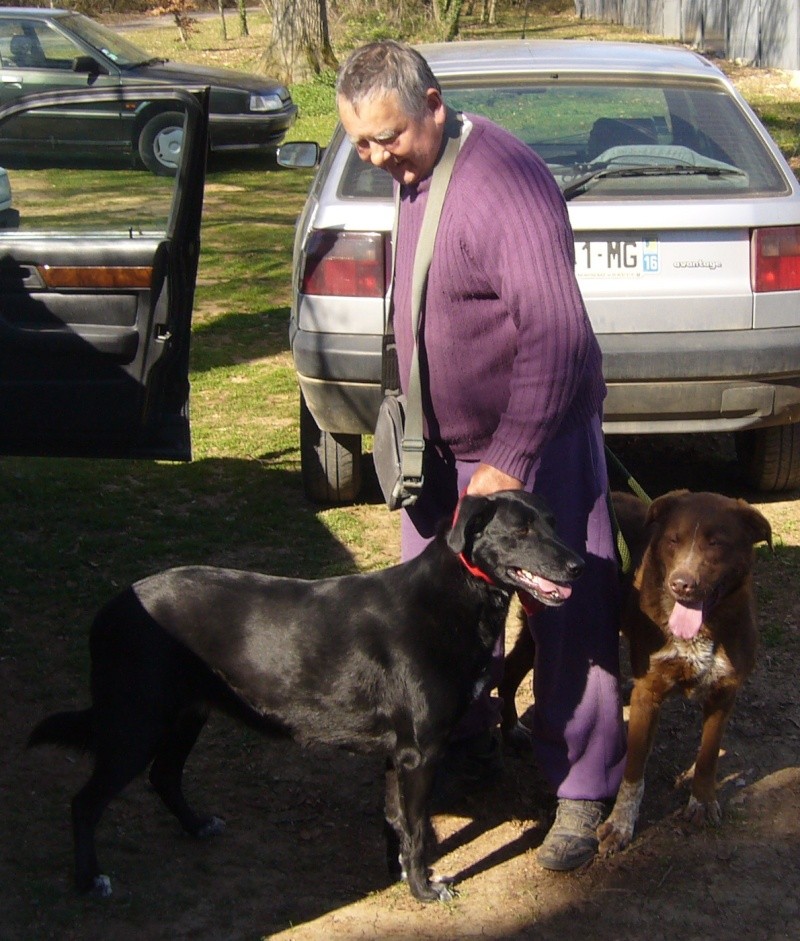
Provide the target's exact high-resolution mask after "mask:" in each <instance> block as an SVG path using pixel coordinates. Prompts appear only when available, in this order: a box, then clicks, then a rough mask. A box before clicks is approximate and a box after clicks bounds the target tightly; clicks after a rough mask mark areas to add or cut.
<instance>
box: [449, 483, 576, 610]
mask: <svg viewBox="0 0 800 941" xmlns="http://www.w3.org/2000/svg"><path fill="white" fill-rule="evenodd" d="M554 523H555V521H554V519H553V515H552V514H551V512H550V510H549V509H548V507H547V505H546V504H545V502H544V500H542V499H541V497H537V496H534V495H533V494H530V493H527V492H526V491H524V490H501V491H499V492H498V493H493V494H491V495H489V496H485V497H472V496H465V497H463V499H462V500H461V503H460V504H459V508H458V511H457V514H456V518H455V520H454V521H453V525H452V527H451V528H450V531H449V532H448V534H447V544H448V546H449V547H450V548H451V549H452V550H453V552H455V553H457V554H458V555H460V556H461V557H462V558H463V559H464V560H465V561H466V562H467V563H469V565H470V566H471V567H473V568H475V569H478V570H479V571H480V572H481V573H482V574H483V575H485V576H487V577H488V578H489V579H490V580H491V581H492V582H493V583H494V584H496V585H499V586H500V587H502V588H505V589H507V590H510V591H516V590H522V591H525V592H528V594H530V595H532V596H533V597H534V598H535V599H536V600H537V601H539V602H541V603H542V604H545V605H549V606H555V605H560V604H562V603H563V602H564V601H566V600H567V598H569V596H570V594H571V589H570V587H569V584H568V583H569V582H572V581H574V580H575V579H576V578H577V577H578V576H579V575H580V574H581V572H582V571H583V559H581V558H580V556H578V555H576V554H575V553H574V552H573V551H572V550H571V549H570V548H569V547H568V546H565V545H564V543H563V542H562V541H561V540H560V539H559V538H558V536H557V535H556V533H555V528H554Z"/></svg>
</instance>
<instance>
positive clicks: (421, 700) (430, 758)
mask: <svg viewBox="0 0 800 941" xmlns="http://www.w3.org/2000/svg"><path fill="white" fill-rule="evenodd" d="M582 568H583V562H582V560H581V559H580V558H579V557H578V556H576V555H575V554H574V553H573V552H571V551H570V550H569V549H568V548H567V547H566V546H564V545H563V543H561V542H560V541H559V539H558V538H557V536H556V535H555V532H554V530H553V520H552V517H551V516H550V515H549V513H548V511H547V510H546V509H545V508H544V506H543V504H542V503H541V501H540V500H538V499H537V498H535V497H532V496H531V495H529V494H526V493H522V492H517V491H504V492H502V493H498V494H494V495H492V496H490V497H465V498H464V499H463V500H462V502H461V505H460V508H459V512H458V514H457V519H456V521H455V522H454V523H453V525H452V526H451V527H448V528H445V529H444V530H443V531H442V532H441V533H440V534H439V536H438V537H437V538H436V539H435V540H434V541H433V543H431V545H430V546H428V548H427V549H426V550H425V551H424V552H423V553H422V554H421V555H420V556H419V557H417V558H416V559H414V560H413V561H411V562H407V563H405V564H402V565H397V566H394V567H392V568H389V569H385V570H383V571H381V572H374V573H369V574H364V575H350V576H342V577H339V578H328V579H322V580H320V581H302V580H299V579H292V578H277V577H272V576H269V575H260V574H257V573H253V572H242V571H234V570H230V569H220V568H211V567H203V566H196V567H186V568H176V569H170V570H168V571H166V572H162V573H160V574H157V575H153V576H151V577H150V578H145V579H143V580H142V581H139V582H137V583H136V584H134V585H132V586H131V587H130V588H128V589H126V590H125V591H123V592H122V593H121V594H119V595H118V596H117V597H116V598H114V599H113V600H112V601H111V602H110V603H109V604H107V605H106V606H105V607H104V608H103V609H102V610H101V611H100V613H99V614H98V615H97V617H96V618H95V621H94V623H93V625H92V629H91V638H90V648H91V657H92V667H91V694H92V706H91V707H90V708H89V709H85V710H83V711H81V712H64V713H58V714H56V715H53V716H50V717H49V718H47V719H45V720H44V721H43V722H41V723H40V724H39V725H38V726H37V727H36V728H35V729H34V731H33V732H32V734H31V736H30V739H29V742H28V744H29V745H39V744H41V743H43V742H51V743H54V744H60V745H69V746H73V747H78V748H84V749H87V750H90V751H92V752H94V754H95V765H94V771H93V773H92V775H91V777H90V779H89V781H88V782H87V784H86V785H85V786H84V787H83V788H82V789H81V790H80V791H79V792H78V793H77V794H76V796H75V797H74V799H73V801H72V824H73V834H74V840H75V877H76V882H77V887H78V889H79V890H81V891H90V890H93V891H94V892H95V893H96V894H98V895H101V896H106V895H109V894H110V893H111V884H110V881H109V879H108V877H107V876H103V875H100V870H99V867H98V863H97V856H96V853H95V840H94V832H95V828H96V826H97V824H98V822H99V820H100V817H101V815H102V813H103V811H104V809H105V808H106V806H107V805H108V803H109V802H110V801H111V800H112V798H114V797H115V796H116V795H117V794H119V792H120V791H121V790H122V789H123V788H124V787H125V786H126V785H127V784H128V783H129V782H130V781H131V780H132V779H133V778H134V777H135V776H137V775H138V774H140V773H141V772H142V771H144V770H145V769H146V768H147V766H148V765H150V763H151V762H152V767H151V769H150V781H151V783H152V784H153V787H154V788H155V790H156V791H157V792H158V794H159V796H160V797H161V799H162V800H163V802H164V803H165V804H166V806H167V808H168V809H169V810H170V811H172V813H173V814H175V816H176V817H177V818H178V820H179V821H180V823H181V825H182V826H183V827H184V829H185V830H186V831H187V832H189V833H190V834H192V835H195V836H208V835H211V834H212V833H215V832H217V831H218V830H219V829H221V827H222V826H223V823H222V821H221V820H219V819H218V818H216V817H210V816H199V815H198V814H197V813H195V811H194V810H192V809H191V808H190V807H189V806H188V804H187V803H186V800H185V798H184V795H183V792H182V789H181V777H182V772H183V766H184V763H185V761H186V759H187V757H188V755H189V752H190V751H191V749H192V747H193V746H194V744H195V742H196V740H197V737H198V735H199V734H200V731H201V729H202V727H203V725H204V724H205V722H206V719H207V717H208V714H209V711H210V709H211V707H212V706H213V707H217V708H220V709H223V710H226V711H228V712H231V713H233V714H235V715H237V716H239V717H240V718H244V719H245V720H246V721H249V722H251V723H255V724H256V725H257V726H259V727H260V728H262V729H263V730H265V731H267V732H272V733H283V734H288V735H290V736H291V737H292V738H294V739H296V740H297V741H299V742H301V743H304V744H306V743H314V742H319V743H325V744H328V745H341V746H345V747H348V748H351V749H354V750H358V751H365V752H379V753H383V754H385V755H386V756H387V773H386V820H387V824H388V826H387V852H388V858H389V862H390V868H392V869H393V871H394V872H395V873H397V871H398V870H397V863H398V857H399V863H400V867H401V869H400V871H401V872H402V874H403V875H405V876H406V878H407V879H408V884H409V887H410V889H411V892H412V894H413V895H414V896H415V897H416V898H417V899H420V900H421V901H429V900H434V899H444V900H447V899H449V898H451V897H452V894H451V891H450V889H449V888H448V886H447V885H446V884H445V883H444V882H431V881H430V880H429V879H428V874H427V868H426V858H425V852H426V847H425V842H426V836H427V833H428V831H429V829H430V818H429V813H428V798H429V795H430V790H431V785H432V782H433V777H434V773H435V771H436V767H437V763H438V760H439V758H440V756H441V754H442V752H443V750H444V748H445V745H446V744H447V740H448V737H449V736H450V733H451V732H452V730H453V727H454V726H455V724H456V722H457V721H458V719H459V717H460V716H461V715H462V714H463V713H464V711H465V710H466V708H467V706H468V704H469V702H470V700H471V699H472V697H473V696H474V695H475V694H476V691H479V690H480V689H481V688H482V683H483V681H484V680H483V678H484V676H485V675H486V674H487V672H488V667H489V663H490V658H491V652H492V648H493V647H494V645H495V641H496V639H497V637H498V636H499V633H500V631H501V630H502V627H503V623H504V621H505V617H506V613H507V610H508V605H509V600H510V596H511V593H512V592H513V591H515V590H518V589H522V590H524V591H527V592H529V593H530V594H532V595H534V596H535V597H537V598H539V599H540V600H542V601H543V602H544V603H546V604H560V603H561V602H562V601H563V600H564V599H565V598H566V597H568V596H569V593H570V591H569V587H568V586H567V585H566V584H565V583H566V582H569V581H571V580H573V579H575V578H577V576H578V575H579V574H580V573H581V571H582Z"/></svg>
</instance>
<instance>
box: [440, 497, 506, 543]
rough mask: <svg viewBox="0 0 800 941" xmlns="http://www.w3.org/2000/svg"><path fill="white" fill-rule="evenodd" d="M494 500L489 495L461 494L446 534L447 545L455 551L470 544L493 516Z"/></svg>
mask: <svg viewBox="0 0 800 941" xmlns="http://www.w3.org/2000/svg"><path fill="white" fill-rule="evenodd" d="M495 509H496V505H495V502H494V501H493V500H492V499H491V497H471V496H466V495H465V496H463V497H462V498H461V500H460V501H459V504H458V507H457V508H456V513H455V518H454V519H453V525H452V526H451V528H450V532H449V533H448V534H447V545H448V546H449V547H450V548H451V549H452V550H453V552H455V553H459V552H463V551H464V550H465V549H466V547H467V545H471V544H472V541H473V539H474V538H475V536H476V534H477V533H479V532H480V531H481V530H482V529H483V527H484V526H485V525H486V524H487V523H488V522H489V520H490V519H491V518H492V517H493V516H494V512H495Z"/></svg>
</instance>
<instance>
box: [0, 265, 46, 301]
mask: <svg viewBox="0 0 800 941" xmlns="http://www.w3.org/2000/svg"><path fill="white" fill-rule="evenodd" d="M44 286H45V284H44V281H43V280H42V276H41V275H40V274H39V270H38V268H37V267H35V266H34V265H25V264H23V265H18V264H15V265H12V266H9V267H7V268H2V267H0V291H2V293H3V294H12V293H14V292H15V291H41V290H42V289H43V288H44Z"/></svg>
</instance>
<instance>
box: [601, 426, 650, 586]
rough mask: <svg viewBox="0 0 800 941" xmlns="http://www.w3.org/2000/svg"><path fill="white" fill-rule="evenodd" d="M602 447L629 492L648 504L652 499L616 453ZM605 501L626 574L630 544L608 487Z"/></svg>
mask: <svg viewBox="0 0 800 941" xmlns="http://www.w3.org/2000/svg"><path fill="white" fill-rule="evenodd" d="M604 447H605V452H606V462H607V463H609V464H611V465H612V466H613V467H614V469H615V470H616V471H617V472H618V473H619V474H621V475H622V477H624V478H625V483H626V484H627V485H628V489H629V490H630V491H631V493H633V494H634V495H635V496H637V497H638V498H639V499H640V500H641V501H642V503H644V505H645V506H650V504H651V503H652V502H653V501H652V500H651V499H650V497H649V496H648V495H647V493H645V491H644V488H643V487H642V486H641V484H640V483H639V482H638V480H636V478H635V477H634V476H633V474H632V473H631V472H630V471H629V470H628V468H627V467H626V466H625V465H624V464H623V463H622V461H621V460H620V459H619V458H618V457H617V455H616V454H614V452H613V451H612V450H611V448H610V447H609V446H608V445H607V444H606V445H604ZM606 502H607V503H608V515H609V516H610V517H611V527H612V529H613V530H614V545H615V547H616V550H617V561H618V562H619V567H620V571H621V572H622V574H623V575H627V574H628V572H630V570H631V565H632V564H633V559H632V558H631V550H630V546H629V545H628V543H627V542H626V540H625V537H624V536H623V535H622V530H621V529H620V525H619V520H618V519H617V514H616V513H615V512H614V501H613V500H612V499H611V488H610V487H609V489H608V490H607V491H606Z"/></svg>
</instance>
